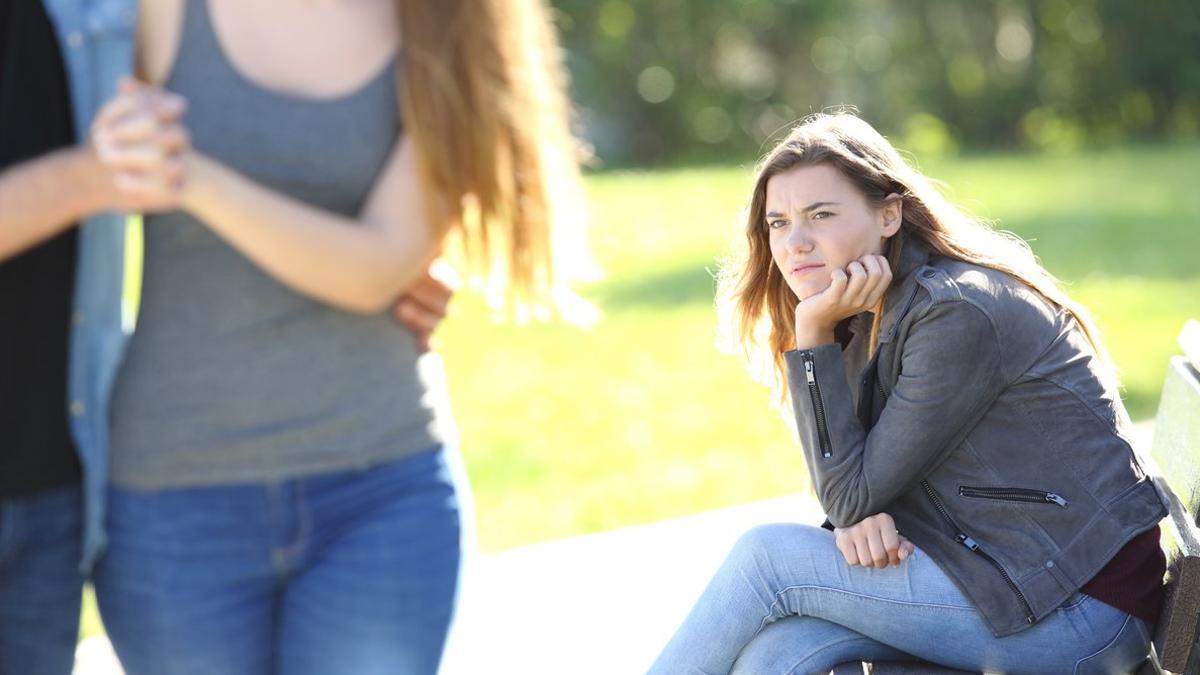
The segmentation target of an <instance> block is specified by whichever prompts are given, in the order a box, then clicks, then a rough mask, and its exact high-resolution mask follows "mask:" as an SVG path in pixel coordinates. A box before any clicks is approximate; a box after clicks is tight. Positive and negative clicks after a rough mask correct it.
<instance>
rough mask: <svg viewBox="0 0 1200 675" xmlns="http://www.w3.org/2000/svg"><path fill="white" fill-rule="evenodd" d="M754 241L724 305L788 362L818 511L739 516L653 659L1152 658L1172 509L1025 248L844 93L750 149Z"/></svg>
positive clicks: (1077, 326)
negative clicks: (951, 191)
mask: <svg viewBox="0 0 1200 675" xmlns="http://www.w3.org/2000/svg"><path fill="white" fill-rule="evenodd" d="M746 239H747V243H748V251H747V252H746V255H745V256H744V257H743V258H741V259H740V260H738V261H736V262H734V263H733V264H732V265H731V266H730V267H729V268H727V269H726V270H725V278H724V279H723V291H725V293H724V298H725V299H726V301H727V302H728V303H729V305H728V306H727V308H726V309H727V310H728V312H729V316H730V317H732V321H733V322H734V324H733V325H734V328H735V329H736V332H737V335H739V336H740V340H741V343H742V345H743V347H744V348H745V350H746V353H747V354H748V355H749V356H751V357H760V358H761V360H759V361H757V362H759V363H763V364H769V367H768V368H765V369H764V373H765V374H766V375H767V377H768V379H769V380H773V381H774V382H776V383H780V384H782V383H783V382H784V381H786V394H785V395H786V396H787V397H788V398H790V400H791V405H792V409H793V411H794V413H795V420H796V424H797V426H798V428H799V433H800V440H801V442H802V444H803V446H804V452H805V458H806V461H807V464H808V468H809V472H810V474H811V478H812V484H813V486H814V487H815V490H816V494H817V497H818V498H819V500H820V502H821V505H822V506H823V507H824V509H825V512H826V514H827V517H828V523H827V524H826V525H827V527H828V528H829V529H832V532H830V531H827V530H826V529H822V528H818V527H811V526H805V525H793V524H778V525H767V526H761V527H758V528H756V529H754V530H752V531H750V532H749V533H747V534H746V535H745V536H744V537H743V538H742V539H741V540H740V541H739V542H738V543H737V545H736V546H735V548H734V550H733V551H732V552H731V554H730V556H729V558H728V559H727V560H726V561H725V563H724V564H723V566H722V567H721V568H720V570H719V571H718V572H717V573H716V576H715V577H714V579H713V580H712V581H711V583H710V585H709V587H708V588H707V589H706V590H705V591H704V593H703V595H702V596H701V598H700V600H699V601H698V603H697V605H696V607H695V608H694V609H693V610H692V612H691V614H690V615H689V616H688V618H687V619H686V620H685V621H684V624H683V626H682V627H681V628H680V629H679V631H678V632H677V633H676V635H675V636H674V638H672V640H671V641H670V643H669V644H668V645H667V646H666V648H665V650H664V651H663V653H662V654H661V655H660V657H659V659H658V661H657V663H656V664H655V666H654V667H653V669H652V672H654V673H726V672H730V671H731V670H732V671H734V672H739V673H742V672H744V673H759V674H762V673H806V672H818V671H828V670H829V669H830V668H832V667H833V666H834V665H836V664H838V663H841V662H845V661H856V660H874V659H885V660H886V659H891V660H911V659H913V658H920V659H924V660H927V661H931V662H935V663H940V664H943V665H947V666H952V667H956V668H962V669H968V670H972V671H975V672H979V671H981V670H986V671H987V672H1016V673H1037V672H1044V673H1116V672H1128V671H1129V670H1130V669H1132V668H1134V667H1135V666H1136V664H1138V663H1139V662H1140V661H1141V660H1142V659H1144V658H1145V656H1146V654H1147V652H1148V643H1149V635H1150V632H1151V629H1152V626H1153V623H1154V621H1155V619H1156V618H1157V615H1158V611H1159V607H1160V605H1161V601H1162V600H1161V598H1162V596H1161V584H1162V575H1163V572H1164V567H1165V562H1164V559H1163V554H1162V551H1161V550H1160V549H1159V545H1158V526H1157V523H1158V521H1159V520H1160V519H1161V518H1162V517H1163V516H1164V515H1165V509H1164V507H1163V505H1162V503H1161V501H1160V499H1159V496H1158V494H1157V492H1156V491H1155V489H1154V487H1153V484H1152V483H1151V481H1150V480H1149V479H1148V477H1147V476H1146V473H1145V471H1144V469H1143V467H1142V466H1141V464H1140V461H1139V458H1138V456H1137V455H1136V454H1135V453H1134V451H1133V450H1132V448H1131V446H1130V442H1129V438H1130V436H1129V431H1130V426H1129V425H1130V423H1129V420H1128V416H1127V415H1126V413H1125V410H1124V408H1123V406H1122V404H1121V400H1120V398H1119V396H1118V393H1117V389H1116V387H1115V384H1114V378H1113V376H1112V373H1111V369H1110V366H1109V363H1108V361H1107V357H1106V354H1105V351H1104V349H1103V347H1102V346H1101V344H1100V342H1099V338H1098V336H1097V333H1096V329H1095V328H1094V327H1093V325H1092V323H1091V321H1090V320H1089V318H1088V316H1087V314H1086V313H1085V311H1084V310H1083V309H1082V308H1081V307H1080V306H1079V305H1077V304H1075V303H1074V302H1072V301H1071V300H1070V298H1068V297H1067V296H1066V295H1065V294H1064V293H1063V292H1062V291H1061V290H1060V289H1059V288H1058V287H1057V285H1056V284H1055V281H1054V280H1053V278H1052V277H1051V276H1050V275H1049V274H1048V273H1047V272H1046V271H1045V270H1044V269H1043V268H1042V267H1041V266H1040V265H1039V264H1038V262H1037V260H1036V259H1035V258H1034V256H1033V254H1032V252H1031V251H1030V250H1029V249H1028V247H1027V246H1025V245H1024V244H1023V243H1022V242H1020V241H1019V240H1017V239H1016V238H1015V237H1011V236H1009V235H1004V234H1000V233H997V232H994V231H992V230H990V229H988V228H987V227H986V226H985V225H983V224H981V223H979V222H977V221H975V220H973V219H971V218H969V217H967V216H966V215H964V214H963V213H961V212H960V211H959V210H957V209H956V208H954V207H953V206H952V205H950V204H949V203H947V202H946V201H945V200H944V199H943V198H942V197H941V196H940V195H939V193H938V192H937V191H936V190H935V189H933V187H932V186H931V183H930V181H929V180H928V179H927V178H925V177H924V176H922V175H921V174H920V173H919V172H917V171H916V170H915V169H913V168H912V167H910V166H909V165H908V164H906V163H905V161H904V160H903V159H902V158H901V156H900V155H899V154H898V153H897V151H896V150H895V149H894V148H893V147H892V146H891V145H890V144H889V143H888V142H887V141H886V140H885V139H884V138H883V137H882V136H880V135H879V134H878V133H877V132H876V131H875V130H874V129H872V128H871V127H870V126H869V125H868V124H866V123H865V122H863V121H862V120H860V119H858V118H856V117H853V116H851V115H846V114H839V115H817V116H815V117H812V118H810V119H808V120H807V121H805V122H804V123H802V124H800V125H799V126H797V127H796V128H795V129H793V130H792V132H791V133H790V134H789V135H788V136H787V138H785V139H784V140H783V141H782V142H781V143H780V144H779V145H778V146H777V147H776V148H775V149H774V150H772V151H771V152H770V153H769V154H768V155H767V156H766V158H765V159H764V160H763V161H762V163H761V164H760V166H759V169H758V172H757V176H756V179H755V184H754V193H753V195H752V197H751V200H750V207H749V213H748V217H747V221H746Z"/></svg>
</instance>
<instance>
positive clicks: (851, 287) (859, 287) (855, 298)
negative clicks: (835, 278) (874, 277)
mask: <svg viewBox="0 0 1200 675" xmlns="http://www.w3.org/2000/svg"><path fill="white" fill-rule="evenodd" d="M846 275H847V276H848V277H849V281H848V282H847V283H846V292H845V293H843V294H842V298H843V301H842V302H843V303H844V304H846V305H849V306H853V307H857V306H858V305H859V304H861V302H862V297H863V293H862V292H863V289H864V288H865V287H866V285H867V270H866V269H865V268H864V267H863V266H862V263H860V262H858V261H857V260H852V261H850V264H849V265H846Z"/></svg>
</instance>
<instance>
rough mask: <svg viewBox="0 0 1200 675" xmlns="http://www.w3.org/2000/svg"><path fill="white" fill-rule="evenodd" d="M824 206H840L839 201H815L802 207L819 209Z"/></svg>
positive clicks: (808, 209)
mask: <svg viewBox="0 0 1200 675" xmlns="http://www.w3.org/2000/svg"><path fill="white" fill-rule="evenodd" d="M822 206H839V202H813V203H811V204H809V205H808V206H806V207H804V209H802V210H803V211H812V210H813V209H819V208H821V207H822Z"/></svg>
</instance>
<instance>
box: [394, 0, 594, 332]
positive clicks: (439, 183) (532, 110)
mask: <svg viewBox="0 0 1200 675" xmlns="http://www.w3.org/2000/svg"><path fill="white" fill-rule="evenodd" d="M397 7H398V15H399V21H400V36H401V37H400V39H401V71H400V79H401V83H400V84H401V107H402V111H403V115H404V120H405V126H406V128H407V130H408V132H409V133H411V135H412V139H413V142H414V144H415V147H416V151H417V156H418V162H419V167H420V171H421V177H422V180H423V182H424V184H425V186H426V188H427V189H428V190H429V191H431V192H432V193H433V194H434V195H436V196H438V197H440V198H441V199H442V200H444V201H443V203H442V204H440V205H439V206H438V209H437V210H438V211H439V213H440V214H441V218H440V219H439V221H440V222H439V227H441V228H442V232H439V234H447V233H449V234H451V235H453V236H452V241H454V242H455V243H456V244H457V247H458V249H459V252H460V254H461V256H462V257H463V258H465V263H466V266H467V272H468V276H469V277H470V278H472V279H473V280H474V281H475V283H476V285H477V286H482V288H483V290H484V291H485V293H486V294H487V296H488V298H489V301H490V303H491V304H492V305H493V307H494V308H498V309H503V310H504V313H505V314H509V315H510V316H511V315H515V316H517V317H518V318H523V317H525V316H528V315H529V314H530V313H531V312H532V313H533V314H535V315H539V314H540V315H545V314H546V313H547V312H548V311H556V312H557V313H559V314H560V315H565V314H569V313H570V312H572V311H576V310H578V309H579V308H580V305H579V303H578V302H577V300H578V299H577V298H575V296H574V295H573V294H572V293H571V292H570V290H569V287H568V285H567V281H569V280H570V279H574V278H579V277H583V276H585V275H586V273H590V272H593V271H594V268H593V266H592V263H591V260H590V258H588V256H587V253H586V251H587V248H586V242H585V239H584V233H583V230H582V225H583V221H584V214H583V207H584V199H583V192H582V186H581V179H580V173H579V165H578V160H579V159H580V156H581V146H580V144H579V143H577V142H576V140H575V138H574V137H573V136H572V134H571V132H570V129H569V124H568V122H569V119H568V118H569V106H568V100H567V96H566V86H567V79H566V73H565V69H564V67H563V53H562V50H561V48H560V47H559V44H558V41H557V37H556V33H555V30H554V26H553V25H552V22H551V16H550V10H549V8H548V7H547V5H546V4H545V2H544V0H399V1H398V3H397ZM443 209H444V210H443ZM432 210H433V207H431V211H432ZM447 212H448V213H447ZM435 215H436V214H435ZM568 318H570V317H569V316H568Z"/></svg>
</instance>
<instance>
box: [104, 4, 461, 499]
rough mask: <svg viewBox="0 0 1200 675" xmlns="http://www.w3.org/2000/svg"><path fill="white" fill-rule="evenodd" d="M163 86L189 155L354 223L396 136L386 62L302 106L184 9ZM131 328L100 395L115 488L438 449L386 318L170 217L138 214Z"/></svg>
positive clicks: (440, 379)
mask: <svg viewBox="0 0 1200 675" xmlns="http://www.w3.org/2000/svg"><path fill="white" fill-rule="evenodd" d="M186 4H187V9H186V15H185V16H186V18H185V23H184V28H183V31H182V37H181V42H180V45H179V51H178V54H177V56H176V61H175V65H174V67H173V70H172V72H171V75H170V77H169V78H168V80H167V85H166V87H167V88H168V89H170V90H172V91H176V92H178V93H180V94H182V95H183V96H185V97H187V99H188V111H187V116H186V119H185V122H186V124H187V126H188V128H189V130H190V131H191V133H192V142H193V145H194V146H195V147H196V148H197V149H198V150H199V151H201V152H204V153H205V154H207V155H209V156H211V157H214V158H216V159H217V160H219V161H221V162H223V163H224V164H226V165H227V166H230V167H231V168H233V169H235V170H237V171H239V172H241V173H242V174H243V175H246V176H247V177H249V178H251V179H252V180H255V181H257V182H259V183H261V184H263V185H265V186H267V187H269V188H271V189H273V190H277V191H279V192H281V193H285V194H288V195H291V196H292V197H295V198H297V199H300V200H303V201H305V202H307V203H309V204H312V205H313V206H316V207H319V208H321V209H326V210H329V211H332V212H336V213H340V214H344V215H348V216H352V215H356V214H358V213H359V211H360V210H361V209H362V207H363V204H364V202H365V201H366V198H367V195H368V192H369V191H370V189H371V187H372V186H373V184H374V182H375V179H376V178H377V176H378V175H379V173H380V171H381V170H382V168H383V166H384V164H385V162H386V160H387V158H388V156H389V154H390V152H391V150H392V148H393V147H394V145H395V143H396V141H397V140H398V138H399V135H400V120H399V105H398V102H397V95H396V84H395V76H396V68H395V65H394V64H393V65H391V66H389V67H387V68H384V70H383V72H381V73H379V74H378V75H377V76H376V77H375V78H374V79H373V80H372V81H371V82H370V83H368V84H367V85H366V86H364V87H362V88H361V89H359V90H357V91H355V92H353V93H351V94H349V95H346V96H344V97H341V98H337V99H330V100H310V99H302V98H297V97H294V96H290V95H284V94H278V93H274V92H271V91H268V90H265V89H263V88H261V87H259V86H257V85H255V84H253V83H251V82H249V81H247V80H246V79H245V78H244V77H242V76H241V75H240V74H239V73H238V72H237V71H236V70H234V68H233V66H232V65H231V64H230V63H229V61H228V60H227V59H226V58H225V55H224V53H223V51H222V49H221V46H220V44H219V42H218V41H217V38H216V35H215V33H214V32H213V28H212V24H211V22H210V19H209V15H208V7H207V2H205V1H204V0H190V1H189V2H187V3H186ZM142 286H143V290H142V300H141V312H140V316H139V319H138V327H137V331H136V332H135V334H134V336H133V339H132V340H131V341H130V344H129V350H128V352H127V355H126V360H125V363H124V365H123V367H122V370H121V372H120V375H119V377H118V380H117V384H116V387H115V391H114V394H113V404H112V426H111V428H112V439H111V440H112V457H111V469H112V480H113V482H114V483H116V484H118V485H122V486H126V487H133V488H142V489H158V488H170V487H186V486H202V485H225V484H231V483H239V482H256V481H268V480H278V479H282V478H289V477H295V476H302V475H311V474H314V473H323V472H330V471H337V470H343V469H352V468H359V467H367V466H370V465H372V464H375V463H379V462H383V461H388V460H392V459H397V458H401V457H404V456H407V455H411V454H415V453H418V452H421V451H423V450H426V449H429V448H431V447H433V446H435V445H437V444H439V443H441V442H442V441H443V439H444V433H445V431H446V429H443V428H442V427H443V425H444V424H446V423H449V420H448V418H447V417H446V415H445V412H444V411H445V407H444V404H445V383H444V382H445V379H444V375H443V373H442V370H441V362H440V360H438V359H437V357H436V356H425V357H419V356H418V353H417V350H416V344H415V340H414V338H413V335H412V334H411V333H410V332H408V331H407V330H406V329H405V328H404V327H402V326H401V325H399V324H398V323H396V322H395V321H394V320H393V319H392V318H391V317H390V315H389V314H388V313H386V312H385V313H382V314H379V315H376V316H362V315H357V314H351V313H347V312H343V311H340V310H338V309H335V308H333V307H330V306H328V305H324V304H322V303H320V302H318V301H317V300H314V299H311V298H309V297H307V296H304V295H301V294H299V293H298V292H296V291H294V290H292V289H290V288H288V287H286V286H284V285H283V284H281V283H280V282H278V281H276V280H275V279H274V278H272V277H271V276H269V275H268V274H267V273H265V272H264V271H263V270H261V269H260V268H258V267H257V266H256V265H255V264H254V263H252V262H250V260H248V259H247V258H246V257H245V256H243V255H242V254H241V253H239V252H238V251H236V250H235V249H233V248H232V247H231V246H230V245H229V244H227V243H225V242H224V241H223V240H222V239H220V238H218V237H217V236H216V235H214V234H213V233H212V231H210V230H209V229H207V228H206V227H205V226H204V224H203V223H201V222H200V221H198V220H196V219H195V218H194V217H192V216H191V215H189V214H187V213H184V212H179V211H177V212H171V213H165V214H161V215H152V216H148V217H147V218H146V219H145V268H144V272H143V283H142Z"/></svg>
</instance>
